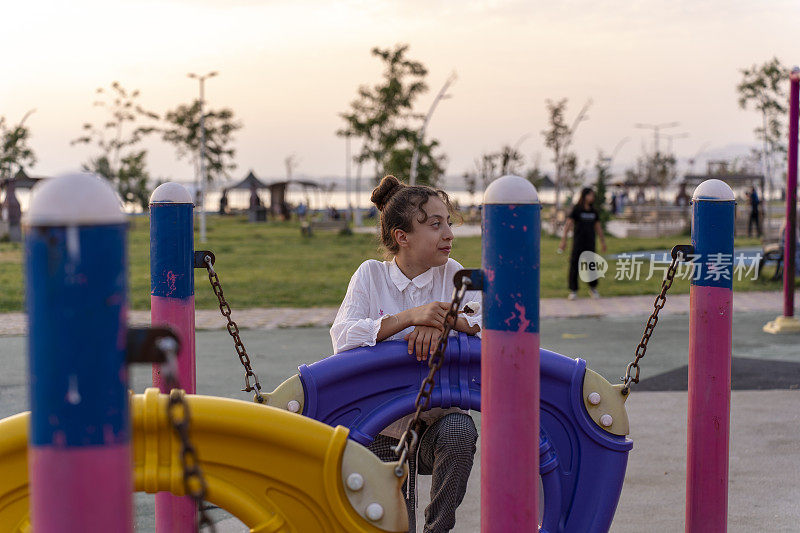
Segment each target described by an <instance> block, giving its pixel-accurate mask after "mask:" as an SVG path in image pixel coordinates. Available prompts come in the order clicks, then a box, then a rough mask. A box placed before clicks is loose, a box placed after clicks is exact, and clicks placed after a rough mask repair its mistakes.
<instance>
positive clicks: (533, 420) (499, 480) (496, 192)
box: [481, 176, 540, 533]
mask: <svg viewBox="0 0 800 533" xmlns="http://www.w3.org/2000/svg"><path fill="white" fill-rule="evenodd" d="M483 202H484V207H483V257H482V263H483V277H484V290H483V303H484V313H483V332H482V337H483V339H482V344H483V347H482V356H481V381H482V383H481V412H482V424H481V531H482V532H483V533H495V532H496V533H508V532H511V531H513V532H514V533H521V532H526V531H529V532H535V531H538V529H539V523H538V518H539V513H538V510H537V506H538V502H539V496H538V491H539V386H540V384H539V237H540V235H539V234H540V230H539V228H540V205H539V198H538V195H537V193H536V189H535V188H534V187H533V185H531V183H530V182H529V181H527V180H525V179H523V178H520V177H519V176H503V177H502V178H500V179H498V180H497V181H495V182H494V183H492V184H491V185H490V186H489V188H488V189H486V193H485V195H484V200H483Z"/></svg>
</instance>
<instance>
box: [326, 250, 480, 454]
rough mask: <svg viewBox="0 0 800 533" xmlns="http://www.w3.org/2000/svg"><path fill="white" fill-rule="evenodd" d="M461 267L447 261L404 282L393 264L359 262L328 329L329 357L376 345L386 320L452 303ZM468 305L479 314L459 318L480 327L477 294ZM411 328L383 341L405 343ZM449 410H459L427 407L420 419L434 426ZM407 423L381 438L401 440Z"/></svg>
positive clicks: (469, 298)
mask: <svg viewBox="0 0 800 533" xmlns="http://www.w3.org/2000/svg"><path fill="white" fill-rule="evenodd" d="M462 268H464V267H462V266H461V265H460V264H459V263H458V261H456V260H455V259H448V260H447V263H446V264H444V265H442V266H439V267H433V268H431V269H429V270H427V271H425V272H423V273H422V274H420V275H419V276H417V277H415V278H414V279H408V278H407V277H406V275H405V274H403V272H402V271H401V270H400V268H399V267H398V266H397V263H396V262H395V261H394V260H392V261H376V260H374V259H370V260H368V261H365V262H363V263H362V264H361V266H359V267H358V270H356V272H355V274H353V277H352V278H351V279H350V284H349V285H348V286H347V294H346V295H345V297H344V301H342V305H341V307H339V312H338V313H337V314H336V319H335V320H334V321H333V326H331V340H332V342H333V353H334V354H336V353H339V352H342V351H344V350H349V349H351V348H356V347H358V346H375V344H376V341H377V337H378V331H379V330H380V329H381V321H382V320H383V319H384V318H386V317H389V316H392V315H396V314H397V313H399V312H401V311H405V310H406V309H411V308H412V307H419V306H420V305H425V304H429V303H431V302H450V301H451V300H452V298H453V289H454V285H453V276H454V275H455V273H456V272H458V271H459V270H461V269H462ZM470 302H477V303H478V305H474V304H473V305H471V306H470V308H472V309H473V311H475V310H476V309H475V307H478V309H477V311H478V312H477V313H474V314H472V315H461V316H462V317H464V318H465V319H466V320H467V323H468V324H469V325H470V326H474V325H476V324H477V325H478V326H480V325H481V313H480V302H481V293H480V292H479V291H467V293H466V295H465V296H464V301H463V303H462V306H463V305H466V304H467V303H470ZM413 330H414V326H411V327H408V328H406V329H404V330H402V331H399V332H397V333H395V334H394V335H392V336H391V337H389V338H388V339H386V340H396V339H403V337H404V336H405V335H407V334H408V333H410V332H412V331H413ZM451 334H455V332H453V333H451ZM478 336H480V332H478ZM409 357H414V356H409ZM451 411H453V412H458V411H459V410H458V409H456V408H453V409H448V410H443V409H431V410H430V411H427V412H426V413H424V414H423V420H425V421H426V422H429V423H432V422H433V421H434V420H436V419H438V418H439V417H441V416H442V415H444V414H445V413H449V412H451ZM407 419H408V417H405V418H403V419H400V420H398V421H397V422H395V423H393V424H392V425H391V426H389V427H388V428H386V429H385V430H384V431H383V434H384V435H389V436H392V437H395V438H399V437H400V436H401V435H402V432H403V431H404V430H405V426H406V422H407Z"/></svg>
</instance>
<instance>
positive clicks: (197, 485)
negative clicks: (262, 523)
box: [158, 337, 216, 533]
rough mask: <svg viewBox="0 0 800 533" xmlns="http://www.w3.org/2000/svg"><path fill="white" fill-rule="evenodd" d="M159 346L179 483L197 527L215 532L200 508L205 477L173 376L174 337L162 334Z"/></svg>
mask: <svg viewBox="0 0 800 533" xmlns="http://www.w3.org/2000/svg"><path fill="white" fill-rule="evenodd" d="M158 343H159V347H160V348H161V350H162V351H163V352H164V353H165V354H166V356H167V362H166V363H165V364H163V365H161V377H162V378H164V381H165V383H166V385H167V387H168V388H169V389H170V393H169V403H168V404H167V417H168V418H169V422H170V424H171V425H172V429H173V430H174V431H175V433H176V434H177V436H178V438H179V439H180V441H181V465H182V467H183V486H184V489H185V490H186V495H187V496H189V497H190V498H192V500H194V502H195V504H196V505H197V512H198V518H199V520H198V527H199V528H204V527H207V528H209V531H211V533H216V528H215V527H214V523H213V522H212V521H211V518H210V517H209V516H208V513H206V510H205V509H204V508H203V502H204V501H205V498H206V491H207V488H208V487H207V485H206V479H205V477H204V476H203V471H202V470H201V469H200V459H199V458H198V457H197V450H195V448H194V445H192V441H191V439H190V438H189V425H190V421H191V416H190V413H189V404H188V403H187V402H186V398H185V396H184V392H183V391H182V390H180V384H179V383H178V378H177V375H178V373H177V366H178V364H177V361H178V353H177V351H178V344H177V342H175V339H173V338H171V337H165V338H163V339H160V340H159V341H158Z"/></svg>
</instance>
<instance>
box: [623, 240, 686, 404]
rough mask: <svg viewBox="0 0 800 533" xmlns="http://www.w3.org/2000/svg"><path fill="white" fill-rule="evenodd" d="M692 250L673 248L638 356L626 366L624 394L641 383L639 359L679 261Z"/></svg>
mask: <svg viewBox="0 0 800 533" xmlns="http://www.w3.org/2000/svg"><path fill="white" fill-rule="evenodd" d="M690 250H691V251H690ZM692 252H693V248H691V246H687V245H679V246H675V247H674V248H673V249H672V262H671V263H670V265H669V268H667V273H666V276H664V280H663V281H662V282H661V292H660V293H659V294H658V296H656V300H655V302H654V303H653V312H652V313H651V314H650V318H648V319H647V324H645V326H644V334H642V340H641V341H639V345H638V346H637V347H636V357H635V359H634V360H633V361H631V362H630V363H628V366H627V367H626V368H625V376H623V377H622V378H621V379H622V381H623V383H624V386H623V387H622V390H621V392H622V395H623V396H627V395H628V393H629V392H630V389H631V383H639V360H640V359H641V358H642V357H644V354H645V352H646V351H647V343H648V342H650V337H651V336H652V335H653V331H655V329H656V324H658V312H659V311H661V310H662V309H664V305H665V304H666V303H667V291H668V290H669V289H670V287H672V282H673V281H674V280H675V273H676V272H677V271H678V263H679V262H681V261H684V260H685V259H686V256H687V255H688V254H689V253H692ZM634 370H635V372H636V373H635V374H633V375H631V372H632V371H634Z"/></svg>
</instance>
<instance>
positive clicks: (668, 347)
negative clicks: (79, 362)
mask: <svg viewBox="0 0 800 533" xmlns="http://www.w3.org/2000/svg"><path fill="white" fill-rule="evenodd" d="M608 300H614V299H608ZM600 302H602V300H600ZM608 303H609V304H610V305H613V302H610V301H609V302H608ZM779 309H780V308H779V307H776V309H775V311H752V310H741V309H740V308H739V306H737V308H736V309H735V312H734V329H733V353H734V361H733V372H732V374H733V377H732V380H733V389H734V391H733V393H732V414H731V442H730V485H729V502H728V516H729V519H728V520H729V521H728V523H729V529H728V531H732V532H734V531H742V532H744V531H748V532H749V531H775V532H777V531H786V532H790V531H798V530H800V529H799V528H800V526H798V524H800V506H798V505H797V502H798V501H800V484H799V483H798V479H800V342H798V341H800V338H798V337H797V336H774V335H769V334H766V333H763V332H762V331H761V327H762V326H763V325H764V324H765V323H766V322H767V321H768V320H772V319H774V318H775V316H776V315H777V314H778V310H779ZM645 319H646V315H641V316H639V315H636V316H629V315H626V316H600V317H586V316H584V317H578V318H554V317H547V316H546V315H545V318H544V319H543V321H542V326H541V343H542V347H544V348H547V349H551V350H554V351H556V352H559V353H562V354H565V355H569V356H571V357H582V358H584V359H586V360H587V362H588V366H589V368H592V369H593V370H595V371H597V372H599V373H600V374H602V375H603V376H604V377H606V379H608V380H609V381H611V382H612V383H616V382H618V378H619V376H621V375H622V374H623V373H624V369H625V365H626V364H627V363H628V362H629V361H630V359H631V357H632V355H633V351H634V349H635V347H636V345H637V344H638V342H639V340H640V338H641V333H642V328H643V325H644V321H645ZM688 324H689V318H688V316H687V315H685V314H676V313H672V314H668V315H664V316H662V318H661V319H660V320H659V324H658V327H657V330H656V332H655V334H654V335H653V338H652V340H651V342H650V345H649V348H648V350H647V355H646V356H645V358H644V359H643V360H642V362H641V366H642V378H643V379H642V382H641V383H640V385H639V386H638V387H636V386H634V389H633V394H632V395H631V397H630V399H629V400H628V402H627V409H628V415H629V419H630V424H631V435H630V437H631V438H632V439H633V441H634V447H633V450H632V451H631V453H630V456H629V461H628V468H627V472H626V481H625V486H624V488H623V491H622V496H621V498H620V503H619V505H618V507H617V512H616V516H615V519H614V525H613V527H612V531H614V532H648V531H664V532H671V531H681V530H683V520H684V494H685V486H684V485H685V469H686V465H685V461H686V458H685V453H686V452H685V449H686V404H687V393H686V368H685V365H686V360H687V353H688ZM242 340H243V341H244V343H245V345H246V346H247V348H248V353H249V354H250V357H251V359H252V362H253V367H254V370H255V371H256V372H257V373H258V375H259V377H260V379H261V382H262V384H263V385H264V388H265V389H266V390H267V391H271V390H272V389H274V388H275V387H276V386H277V385H278V384H280V383H281V382H282V381H283V380H284V379H285V378H287V377H288V376H290V375H291V374H294V373H295V372H296V370H297V366H298V365H299V364H302V363H308V362H312V361H315V360H318V359H320V358H322V357H325V356H327V355H329V354H330V350H331V346H330V338H329V336H328V330H327V328H323V327H306V328H284V329H271V330H260V329H251V330H245V331H243V333H242ZM25 344H26V339H25V337H23V336H7V337H0V368H2V369H3V370H2V372H0V418H3V417H6V416H9V415H11V414H15V413H18V412H20V411H24V410H26V409H27V406H28V399H27V393H28V391H27V369H26V364H27V363H26V356H25V349H26V347H25ZM197 356H198V371H197V376H198V380H197V381H198V391H199V392H201V393H202V394H207V395H214V396H225V397H231V398H238V399H242V400H249V398H248V395H247V394H245V393H242V392H239V389H240V388H241V384H242V376H243V373H242V371H241V366H240V364H239V362H238V359H237V357H236V355H235V352H234V351H233V347H232V342H231V340H230V338H229V337H228V336H227V333H225V332H224V331H219V330H217V331H198V333H197ZM149 383H150V369H149V368H147V367H142V366H139V367H134V368H132V371H131V384H132V388H133V389H134V390H135V391H136V392H142V391H143V390H144V389H145V388H146V387H147V386H148V385H149ZM473 416H474V418H475V420H476V423H477V424H478V426H479V428H480V414H479V413H473ZM200 453H201V454H202V451H201V452H200ZM479 465H480V446H479V447H478V455H477V456H476V460H475V466H474V467H473V472H472V476H471V479H470V485H469V489H468V492H467V496H466V498H465V500H464V502H463V503H462V504H461V506H460V507H459V510H458V524H457V527H456V529H455V531H458V532H473V531H479V529H480V466H479ZM420 480H421V481H420V491H419V493H420V500H421V501H420V507H419V510H418V513H419V516H420V517H421V516H422V513H423V511H424V506H425V505H426V504H427V499H428V497H427V493H428V490H429V481H430V478H429V477H426V476H422V477H421V478H420ZM212 516H213V517H215V519H217V520H219V523H218V531H242V530H243V527H242V526H241V524H240V523H239V522H238V521H237V520H236V519H234V518H231V517H230V515H228V514H227V513H226V512H224V511H223V510H217V509H214V510H212ZM153 528H154V518H153V496H151V495H147V494H137V495H136V531H153Z"/></svg>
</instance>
